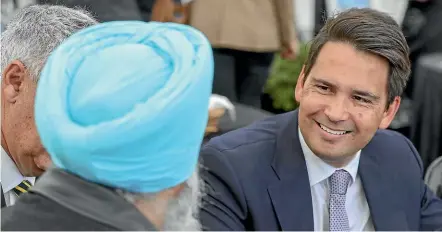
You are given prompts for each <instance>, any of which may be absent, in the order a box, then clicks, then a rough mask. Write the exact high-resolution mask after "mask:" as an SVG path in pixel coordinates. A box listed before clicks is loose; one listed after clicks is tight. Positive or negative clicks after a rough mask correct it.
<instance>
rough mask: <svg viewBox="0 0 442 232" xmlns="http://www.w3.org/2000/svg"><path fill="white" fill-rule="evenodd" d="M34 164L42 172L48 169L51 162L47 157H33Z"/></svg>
mask: <svg viewBox="0 0 442 232" xmlns="http://www.w3.org/2000/svg"><path fill="white" fill-rule="evenodd" d="M34 163H35V165H36V166H37V167H38V168H39V169H40V170H41V171H42V172H43V171H45V170H47V169H49V167H51V165H52V161H51V159H50V158H49V156H48V155H40V156H37V157H34Z"/></svg>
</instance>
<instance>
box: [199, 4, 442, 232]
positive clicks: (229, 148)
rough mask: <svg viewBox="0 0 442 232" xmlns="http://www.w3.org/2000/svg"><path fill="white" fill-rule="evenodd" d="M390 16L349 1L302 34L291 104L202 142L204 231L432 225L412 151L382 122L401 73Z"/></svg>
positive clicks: (403, 51)
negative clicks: (295, 105) (305, 40)
mask: <svg viewBox="0 0 442 232" xmlns="http://www.w3.org/2000/svg"><path fill="white" fill-rule="evenodd" d="M408 50H409V49H408V46H407V43H406V41H405V38H404V36H403V34H402V32H401V30H400V27H399V26H398V25H397V24H396V22H395V21H394V19H393V18H391V17H390V16H388V15H386V14H384V13H380V12H378V11H375V10H370V9H350V10H348V11H345V12H342V13H340V14H338V15H337V16H336V17H334V18H332V19H329V20H328V21H327V23H326V25H325V26H324V27H323V28H322V29H321V31H320V32H319V34H318V35H317V36H316V37H315V38H314V39H313V41H312V44H311V48H310V52H309V56H308V59H307V61H306V63H305V66H304V69H303V71H302V73H301V75H300V77H299V79H298V83H297V86H296V90H295V96H296V100H297V101H299V103H300V107H299V109H298V110H296V111H293V112H289V113H286V114H282V115H278V116H275V117H272V118H269V119H266V120H264V121H261V122H258V123H255V124H254V125H251V126H249V127H247V128H244V129H240V130H237V131H234V132H231V133H228V134H225V135H223V136H220V137H217V138H214V139H212V140H211V141H210V142H209V143H208V144H207V145H206V146H205V147H204V148H203V150H202V160H203V164H204V166H205V168H204V170H203V173H202V177H203V179H204V181H205V184H206V185H207V190H208V194H207V195H206V196H205V197H204V198H203V199H204V201H203V208H202V211H201V221H202V224H203V226H204V227H205V228H207V229H209V230H304V231H308V230H330V231H338V230H339V231H342V230H344V231H363V230H371V231H373V230H398V231H400V230H402V231H403V230H415V231H416V230H438V229H442V201H441V200H440V199H438V198H437V197H436V196H435V195H434V193H432V192H431V191H430V190H429V189H428V187H427V186H426V185H425V184H424V182H423V180H422V175H423V167H422V163H421V160H420V157H419V154H418V152H417V151H416V149H415V148H414V146H413V144H411V142H410V141H409V140H408V139H407V138H405V137H404V136H402V135H400V134H398V133H396V132H393V131H389V130H387V129H386V128H387V127H388V126H389V124H390V123H391V121H392V120H393V118H394V116H395V114H396V112H397V110H398V107H399V105H400V101H401V98H400V96H401V94H402V92H403V90H404V88H405V86H406V83H407V81H408V76H409V73H410V62H409V59H408V52H409V51H408Z"/></svg>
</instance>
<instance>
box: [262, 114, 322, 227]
mask: <svg viewBox="0 0 442 232" xmlns="http://www.w3.org/2000/svg"><path fill="white" fill-rule="evenodd" d="M288 118H289V120H288V121H287V122H286V123H285V124H283V129H282V130H281V132H280V134H279V135H278V138H277V144H276V152H275V156H274V158H273V163H272V168H273V170H274V171H275V173H276V175H277V176H278V179H279V182H276V183H273V184H271V185H270V186H269V187H268V192H269V195H270V198H271V200H272V204H273V208H274V210H275V213H276V216H277V218H278V221H279V224H280V226H281V229H282V230H302V231H311V230H313V229H314V227H313V208H312V196H311V191H310V183H309V178H308V173H307V166H306V164H305V160H304V154H303V153H302V149H301V145H300V142H299V137H298V111H294V112H293V117H290V116H289V117H288Z"/></svg>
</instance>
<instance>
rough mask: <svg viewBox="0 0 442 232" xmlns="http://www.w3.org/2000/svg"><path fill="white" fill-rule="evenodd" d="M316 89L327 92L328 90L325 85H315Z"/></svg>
mask: <svg viewBox="0 0 442 232" xmlns="http://www.w3.org/2000/svg"><path fill="white" fill-rule="evenodd" d="M316 88H318V89H319V90H321V91H328V90H329V88H328V87H327V86H325V85H316Z"/></svg>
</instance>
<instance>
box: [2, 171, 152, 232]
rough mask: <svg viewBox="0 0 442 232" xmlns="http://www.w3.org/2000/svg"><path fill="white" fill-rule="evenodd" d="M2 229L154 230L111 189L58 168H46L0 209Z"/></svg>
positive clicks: (133, 208) (133, 207)
mask: <svg viewBox="0 0 442 232" xmlns="http://www.w3.org/2000/svg"><path fill="white" fill-rule="evenodd" d="M1 228H2V230H3V231H12V230H14V231H15V230H20V231H29V230H31V231H54V230H58V231H85V230H87V231H117V230H121V231H155V228H154V227H153V225H152V224H151V223H150V222H149V221H148V220H147V219H146V218H145V217H144V216H143V215H142V214H141V213H140V212H139V211H138V210H137V209H136V208H135V206H133V205H132V204H130V203H129V202H127V201H126V200H124V199H123V197H122V196H120V195H118V194H117V193H116V192H115V191H113V190H111V189H109V188H106V187H104V186H99V185H97V184H93V183H90V182H87V181H84V180H82V179H81V178H78V177H76V176H73V175H71V174H68V173H66V172H63V171H60V170H50V171H47V172H46V173H45V174H44V175H43V176H42V177H41V178H40V179H39V181H38V182H37V183H36V185H35V186H33V187H32V188H31V190H30V191H29V192H28V193H25V194H23V195H21V196H20V198H19V199H18V201H17V202H16V203H15V204H14V205H13V206H10V207H5V208H2V210H1Z"/></svg>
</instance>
